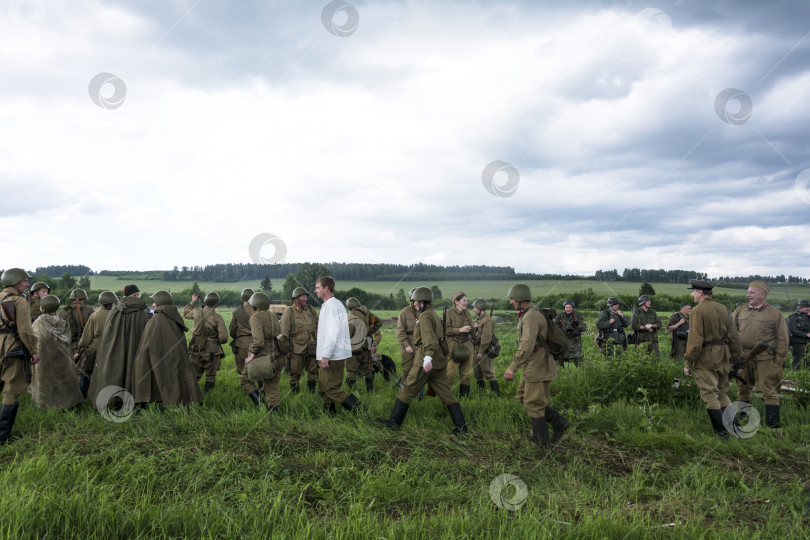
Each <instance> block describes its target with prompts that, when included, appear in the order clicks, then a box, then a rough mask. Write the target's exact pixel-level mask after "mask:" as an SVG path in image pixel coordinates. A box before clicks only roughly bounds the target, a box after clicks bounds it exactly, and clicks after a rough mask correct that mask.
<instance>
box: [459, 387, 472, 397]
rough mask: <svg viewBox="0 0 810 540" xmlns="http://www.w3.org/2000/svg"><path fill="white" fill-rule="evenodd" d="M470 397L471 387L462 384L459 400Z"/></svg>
mask: <svg viewBox="0 0 810 540" xmlns="http://www.w3.org/2000/svg"><path fill="white" fill-rule="evenodd" d="M465 397H470V385H469V384H462V385H460V386H459V387H458V398H459V399H461V398H465Z"/></svg>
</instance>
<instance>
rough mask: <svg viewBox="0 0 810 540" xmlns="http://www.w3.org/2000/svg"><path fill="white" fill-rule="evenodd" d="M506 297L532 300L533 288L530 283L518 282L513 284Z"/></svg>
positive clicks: (522, 300) (519, 300)
mask: <svg viewBox="0 0 810 540" xmlns="http://www.w3.org/2000/svg"><path fill="white" fill-rule="evenodd" d="M506 297H507V298H511V299H512V300H517V301H518V302H531V301H532V290H531V289H530V288H529V286H528V285H524V284H522V283H517V284H516V285H512V288H511V289H509V292H508V293H506Z"/></svg>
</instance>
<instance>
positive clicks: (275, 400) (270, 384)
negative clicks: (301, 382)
mask: <svg viewBox="0 0 810 540" xmlns="http://www.w3.org/2000/svg"><path fill="white" fill-rule="evenodd" d="M249 302H250V305H251V306H252V307H253V309H255V310H256V311H255V313H253V315H251V316H250V345H249V346H248V355H247V357H245V370H244V371H243V372H242V375H241V376H240V377H239V385H240V386H241V387H242V390H243V391H244V392H245V394H246V395H247V396H248V397H249V398H250V399H251V400H253V404H254V405H255V406H256V407H260V406H261V397H260V396H259V389H258V387H257V386H256V384H261V387H262V390H263V391H264V401H265V403H267V407H268V410H269V411H270V412H274V411H277V410H278V406H279V404H280V403H281V398H280V395H279V391H278V383H279V381H280V380H281V361H280V358H281V352H280V351H279V349H278V344H277V342H276V340H277V338H278V336H279V335H281V325H279V323H278V317H276V314H275V313H271V312H270V298H269V297H268V296H267V295H266V294H264V293H263V292H257V293H253V295H252V296H251V297H250V300H249ZM267 355H271V356H272V357H273V362H274V363H275V365H276V370H275V373H274V374H273V377H272V378H270V379H264V380H262V381H251V380H250V378H249V377H248V371H247V365H248V364H249V363H250V362H251V361H252V360H253V359H254V358H255V357H257V356H267Z"/></svg>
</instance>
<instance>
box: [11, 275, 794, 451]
mask: <svg viewBox="0 0 810 540" xmlns="http://www.w3.org/2000/svg"><path fill="white" fill-rule="evenodd" d="M28 279H29V276H28V274H27V273H26V272H24V271H23V270H21V269H18V268H13V269H10V270H7V271H5V272H4V273H3V274H2V284H3V287H4V289H3V291H2V294H0V304H2V307H3V310H2V314H0V316H1V317H2V320H0V323H2V324H0V339H2V341H0V355H1V356H0V357H1V358H2V362H3V363H2V371H0V385H2V396H3V408H2V410H0V443H4V442H6V440H7V439H8V436H9V434H10V431H11V426H12V425H13V423H14V418H15V417H16V411H17V406H18V398H19V396H20V395H21V394H22V393H23V392H25V391H26V389H29V383H30V392H31V394H32V398H33V400H34V402H35V403H36V404H38V405H39V406H41V407H60V408H70V407H72V406H74V405H76V404H78V403H81V402H82V401H83V400H84V399H85V397H89V398H90V399H91V400H92V401H93V402H94V403H95V402H96V400H97V398H98V397H99V395H100V394H101V393H103V392H104V391H105V389H107V388H111V387H112V388H120V389H122V390H125V391H126V392H128V393H130V394H132V396H133V399H134V402H135V403H136V404H145V403H149V402H160V403H163V404H164V405H166V406H177V405H188V404H199V403H202V400H203V395H204V394H205V393H207V392H209V391H210V390H211V389H213V388H214V385H215V382H216V376H217V372H218V371H219V369H220V367H221V360H222V358H223V357H224V350H223V348H222V345H224V344H225V343H227V342H228V338H229V337H230V338H231V339H232V341H231V347H232V350H233V352H234V364H235V367H236V371H237V373H238V374H239V376H240V379H239V382H240V386H241V387H242V390H243V391H244V393H245V395H246V396H247V397H249V398H250V400H251V401H252V402H253V404H255V405H256V406H257V407H260V406H261V405H262V402H264V404H265V405H266V406H267V408H268V410H269V411H271V412H272V411H275V410H277V409H278V406H279V403H280V393H279V384H280V380H281V374H282V371H287V372H289V384H290V389H291V392H292V393H297V392H299V388H300V386H301V385H302V384H303V382H304V381H306V388H307V390H308V391H309V392H315V391H316V388H317V390H318V393H319V395H320V396H321V397H322V398H323V401H324V408H325V410H326V411H327V412H330V413H332V414H335V412H336V409H335V404H336V403H340V404H342V405H343V406H344V407H345V408H347V409H349V410H354V411H357V410H364V407H363V406H362V404H361V403H360V402H359V400H358V399H357V398H356V396H354V395H353V394H349V393H346V392H343V390H342V389H341V388H340V386H341V385H342V384H344V383H345V384H346V386H348V388H349V389H353V387H354V385H355V383H356V379H357V378H358V376H359V377H363V378H365V382H366V390H367V391H371V390H372V389H373V383H374V374H375V371H377V370H379V369H380V365H381V363H383V361H382V360H381V357H382V355H380V354H379V353H378V352H377V350H376V347H377V345H379V343H380V329H381V326H382V322H383V321H382V319H381V318H379V317H377V316H376V315H375V314H373V313H372V312H371V311H370V310H369V309H368V308H367V307H366V306H363V305H362V304H361V303H360V302H359V301H358V300H357V299H356V298H350V299H348V300H347V302H346V304H345V307H344V305H343V304H340V303H339V301H337V299H335V298H334V295H333V294H332V290H333V289H334V280H333V279H332V278H329V277H328V276H325V277H324V278H321V279H320V280H318V282H317V283H316V294H317V295H318V298H319V299H321V300H323V301H324V304H323V306H322V308H321V314H320V315H319V313H318V312H317V311H316V310H315V309H314V308H313V307H312V306H311V305H309V303H308V301H309V293H308V291H307V290H306V289H304V288H302V287H298V288H296V289H295V290H294V291H293V293H292V298H291V300H292V304H291V305H290V306H287V307H286V308H285V309H284V311H283V313H281V316H280V318H279V317H278V316H277V315H276V313H274V312H272V311H270V304H271V303H270V299H269V297H268V296H267V295H266V294H264V293H262V292H254V291H253V290H251V289H245V290H243V291H242V295H241V298H242V302H243V305H242V306H240V307H238V308H237V309H236V310H235V311H234V312H233V317H232V319H231V323H230V326H229V327H228V328H226V326H225V322H224V319H223V318H222V316H221V315H219V314H218V313H217V312H216V308H217V305H218V304H219V295H218V294H217V293H214V292H212V293H209V294H207V295H206V296H205V298H204V299H203V301H202V306H199V307H198V306H197V303H198V301H199V299H200V298H199V295H196V294H195V295H193V296H192V298H191V301H190V302H189V304H187V305H186V306H185V307H184V309H183V312H182V317H181V316H180V313H179V311H178V309H177V307H175V306H174V305H173V298H172V295H171V294H170V293H168V292H166V291H158V292H156V293H154V294H153V295H152V296H151V301H152V305H151V309H149V306H147V304H146V302H145V301H144V300H142V299H141V298H140V296H141V293H140V291H139V290H138V288H137V286H135V285H129V286H127V287H126V288H125V289H124V296H123V297H122V298H121V299H120V300H119V299H118V298H117V297H116V295H115V294H114V293H112V292H110V291H106V292H103V293H101V295H99V299H98V301H99V305H100V309H98V310H96V311H94V310H93V309H92V308H90V307H89V306H87V305H86V301H87V295H86V293H85V292H84V291H83V290H81V289H76V290H74V291H72V292H71V294H70V300H71V304H70V305H69V306H67V307H65V308H64V309H63V310H62V312H61V313H59V314H57V313H56V312H57V310H58V308H59V305H60V301H59V299H58V298H56V297H55V296H51V295H50V294H49V292H50V289H49V287H48V286H47V284H45V283H35V284H34V285H33V286H31V287H30V298H26V297H25V295H24V292H25V290H26V289H27V288H28V286H29V283H28ZM691 285H692V287H690V289H692V291H693V292H692V294H693V297H694V298H695V300H696V301H698V305H697V306H696V307H695V309H694V310H692V308H691V306H690V304H688V303H684V304H683V305H682V306H681V309H680V311H679V312H677V313H675V314H673V315H672V317H671V318H670V320H669V324H668V325H667V326H666V330H667V331H670V332H672V334H673V346H672V353H671V356H673V357H675V358H680V357H684V358H685V368H684V370H685V373H686V375H688V376H694V377H695V380H696V382H697V384H698V386H699V388H700V390H701V397H702V399H703V400H704V402H705V403H706V405H707V409H708V410H709V416H710V418H711V419H712V425H713V427H714V428H715V431H717V433H718V434H719V435H721V436H722V435H723V433H725V430H723V431H720V430H718V425H720V426H721V427H722V422H721V423H720V424H718V423H717V422H718V418H720V417H721V416H722V414H723V411H724V410H725V408H726V407H727V406H728V405H729V403H730V401H729V400H728V396H727V390H728V381H729V373H730V372H732V371H733V374H735V375H736V376H737V378H738V383H739V394H738V398H739V400H741V401H750V398H751V393H752V391H753V387H754V386H755V385H756V386H758V387H759V389H760V390H761V391H762V393H763V395H764V396H765V403H766V424H767V425H768V426H771V427H777V426H778V425H779V422H780V415H779V398H778V390H779V384H780V382H781V380H782V367H783V364H784V361H785V354H786V352H787V347H788V328H789V329H790V335H791V340H792V341H791V343H792V344H793V345H794V367H796V365H797V359H798V361H799V362H801V359H802V358H803V355H804V354H805V349H806V344H807V343H808V342H810V315H808V312H809V311H810V304H808V302H806V301H802V302H800V303H799V305H798V308H797V312H796V313H794V314H793V315H791V317H790V318H789V319H788V321H785V319H784V318H782V316H781V312H780V311H779V310H777V309H775V308H774V307H771V306H769V305H767V303H765V296H766V295H767V292H768V286H767V285H766V284H765V283H762V282H753V283H752V284H751V285H750V287H749V291H748V297H749V304H748V305H747V306H738V307H737V309H736V310H735V311H734V313H733V314H732V313H730V312H729V310H727V309H726V308H725V307H723V306H722V305H720V304H718V303H715V302H712V301H711V290H712V288H713V286H712V285H711V284H710V283H708V282H705V281H692V282H691ZM507 296H508V298H509V299H510V303H511V304H512V306H513V307H514V308H515V309H516V310H518V349H517V351H516V353H515V356H514V358H513V360H512V362H511V364H510V366H509V368H508V369H507V370H506V372H505V373H504V379H505V380H507V381H509V380H512V379H513V378H514V376H515V372H516V371H518V370H519V369H522V370H523V378H522V381H521V385H520V387H519V389H518V391H517V394H516V397H517V399H518V401H519V402H520V403H521V404H522V405H523V406H524V408H525V410H526V412H527V414H528V416H529V418H530V419H531V424H532V437H533V440H534V441H535V442H536V443H537V444H538V445H540V446H544V447H548V446H549V445H550V444H553V443H554V442H556V440H558V439H559V438H560V437H561V436H562V434H563V433H564V432H565V430H567V429H568V422H567V420H566V419H565V418H564V417H563V416H562V415H560V414H559V413H558V412H556V411H555V410H554V409H552V408H550V407H549V401H550V382H551V380H553V379H554V378H555V377H556V376H557V374H558V370H557V368H558V364H557V361H555V359H554V357H553V355H552V354H551V350H550V348H549V340H550V330H551V329H550V326H553V325H554V324H556V325H557V326H558V327H559V328H560V329H561V330H562V331H563V332H564V333H565V335H566V337H567V339H568V349H567V351H565V352H564V354H563V355H562V357H563V362H564V361H571V362H573V363H574V364H577V365H578V364H579V362H580V361H581V359H582V347H581V336H582V335H583V334H584V333H585V332H586V330H587V328H586V324H585V321H584V317H583V316H582V315H581V314H580V313H577V312H576V311H575V309H574V308H575V306H574V303H573V302H572V301H566V302H565V303H564V304H563V312H562V313H560V314H559V315H557V316H556V319H554V321H553V322H552V321H551V319H548V320H547V318H546V316H545V315H544V314H543V312H542V311H541V310H540V309H539V308H537V306H536V305H535V304H533V303H532V297H531V290H530V289H529V287H528V286H526V285H522V284H518V285H514V286H513V287H512V288H511V289H510V290H509V293H508V295H507ZM451 298H452V301H453V306H452V307H450V308H449V309H447V308H446V309H445V310H444V312H443V313H442V315H441V317H440V316H439V315H438V314H437V313H436V311H435V310H434V308H433V306H432V303H433V296H432V293H431V290H430V289H429V288H427V287H417V288H414V289H411V291H410V302H409V305H408V306H406V307H405V308H403V309H402V311H401V312H400V313H399V317H398V319H397V330H396V337H397V341H398V342H399V345H400V355H401V360H402V363H401V370H402V371H401V373H402V375H401V377H400V391H399V395H398V397H397V400H396V401H395V403H394V406H393V409H392V412H391V415H390V417H389V418H387V419H385V418H381V419H380V422H381V423H382V424H384V425H386V426H388V427H397V426H399V425H401V424H402V421H403V420H404V417H405V414H406V413H407V411H408V408H409V406H410V403H411V401H412V399H413V398H414V397H419V398H420V399H421V398H422V396H423V395H424V392H425V390H426V389H427V393H428V395H435V396H436V397H438V398H439V399H440V400H441V401H442V402H443V403H445V404H446V405H447V407H448V410H449V412H450V415H451V418H452V420H453V424H454V430H455V431H456V432H457V433H464V432H466V429H467V428H466V421H465V419H464V415H463V412H462V411H461V407H460V405H459V403H458V400H457V399H456V398H455V397H454V396H453V395H452V392H451V390H450V388H451V387H452V385H453V384H454V383H455V380H456V378H458V379H459V395H458V397H459V398H464V397H467V396H469V393H470V387H471V381H472V378H473V377H474V378H475V379H476V382H477V384H478V388H479V390H481V391H484V390H485V389H486V388H487V385H488V386H489V389H490V390H491V391H492V392H493V394H495V395H498V396H499V395H500V388H499V385H498V381H497V379H496V377H495V373H494V370H493V361H494V359H495V358H496V357H497V356H498V353H499V350H500V346H499V343H498V339H497V337H496V336H495V333H494V322H493V320H492V316H491V307H490V306H489V305H488V303H487V302H486V301H485V300H483V299H477V300H475V301H474V302H473V305H472V307H473V309H472V311H473V314H474V315H475V317H476V320H475V321H474V322H473V320H472V317H471V315H470V313H469V311H468V309H467V308H468V298H467V295H466V294H465V293H464V292H463V291H458V292H456V293H453V295H452V297H451ZM327 300H328V301H329V309H326V305H327V304H326V301H327ZM336 302H337V304H339V305H340V308H339V309H338V308H337V306H336V304H335V303H336ZM607 304H608V309H607V310H605V311H603V312H602V313H600V315H599V318H598V320H597V323H596V326H597V328H598V329H599V337H598V338H597V341H598V342H599V344H600V346H601V347H602V348H603V351H604V353H605V354H606V355H607V356H608V357H612V356H615V355H616V354H619V353H620V351H621V350H623V349H625V348H626V347H627V343H628V338H627V336H626V335H625V328H627V327H628V326H631V327H632V329H633V330H634V334H633V335H632V336H631V340H630V341H631V342H632V343H635V344H636V345H637V346H641V347H644V348H645V349H646V350H648V351H649V352H650V353H651V354H653V355H655V356H656V357H660V352H659V349H658V333H659V332H660V331H661V330H663V329H664V327H663V324H662V322H661V319H660V318H659V317H658V315H657V314H656V312H655V310H653V309H652V308H651V300H650V298H649V297H647V296H642V297H640V298H639V299H638V309H637V310H634V311H633V313H632V316H631V317H630V318H628V317H627V316H626V315H625V314H624V313H623V312H622V310H621V309H620V307H619V301H618V299H617V298H615V297H611V298H610V299H608V302H607ZM721 308H722V309H721ZM488 309H489V313H487V310H488ZM347 311H348V313H347ZM324 314H328V315H329V318H328V319H326V322H325V323H324V319H323V317H324ZM721 315H722V317H721ZM183 318H185V319H187V320H192V321H193V324H192V328H191V340H190V342H188V344H187V341H186V332H187V331H188V328H187V327H186V325H185V323H184V322H183ZM721 319H722V320H721ZM344 321H345V322H344ZM344 327H345V328H344ZM794 330H795V331H794ZM344 334H345V336H344ZM763 344H765V345H763ZM324 351H326V352H324ZM330 355H331V356H330ZM334 355H338V356H343V357H342V358H337V357H336V356H334ZM386 358H387V357H386ZM29 359H30V362H29ZM41 360H44V361H43V362H42V363H41V364H40V361H41ZM387 360H388V361H390V362H393V361H392V360H391V359H390V358H387ZM251 362H255V363H254V364H253V365H252V366H250V364H251ZM268 362H269V363H268ZM732 364H733V367H732ZM265 365H268V366H269V367H268V368H267V369H265V368H263V367H261V366H265ZM338 366H339V368H340V369H339V371H340V377H339V378H338V377H337V371H338V370H337V367H338ZM375 368H376V369H375ZM387 368H388V369H391V370H393V366H390V365H388V366H387ZM344 369H345V379H344V377H343V373H344ZM251 371H253V375H251ZM203 377H205V384H204V387H203V389H202V391H201V390H200V388H199V386H198V381H199V380H200V379H201V378H203ZM260 392H261V393H260ZM717 411H719V412H717ZM718 415H720V416H718ZM549 425H550V426H551V428H552V431H553V433H552V434H551V435H549ZM726 435H727V433H726Z"/></svg>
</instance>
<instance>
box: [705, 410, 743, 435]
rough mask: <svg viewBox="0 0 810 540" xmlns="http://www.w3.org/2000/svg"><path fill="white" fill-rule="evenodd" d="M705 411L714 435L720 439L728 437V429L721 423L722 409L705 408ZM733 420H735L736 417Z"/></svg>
mask: <svg viewBox="0 0 810 540" xmlns="http://www.w3.org/2000/svg"><path fill="white" fill-rule="evenodd" d="M706 412H707V413H708V414H709V420H711V422H712V429H714V433H715V435H717V436H718V437H720V438H721V439H728V437H729V435H728V430H727V429H726V426H725V425H723V411H722V410H721V409H706ZM734 421H735V422H736V421H737V420H736V418H735V419H734Z"/></svg>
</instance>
